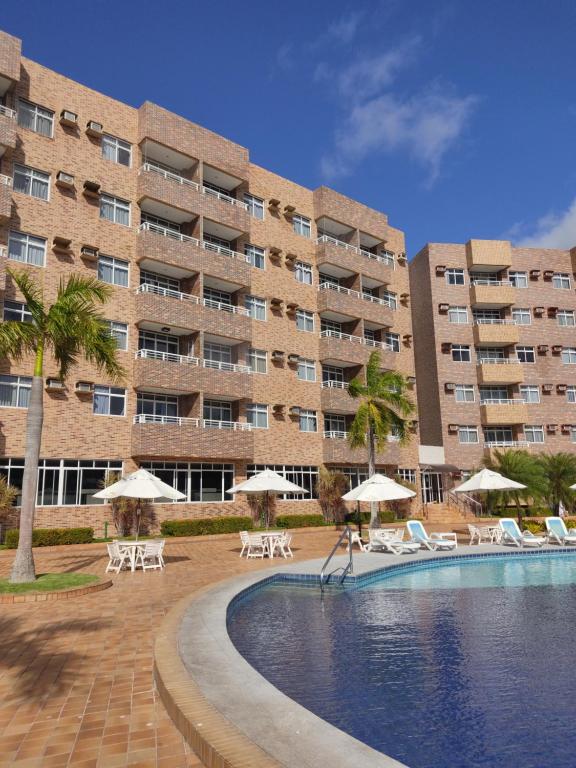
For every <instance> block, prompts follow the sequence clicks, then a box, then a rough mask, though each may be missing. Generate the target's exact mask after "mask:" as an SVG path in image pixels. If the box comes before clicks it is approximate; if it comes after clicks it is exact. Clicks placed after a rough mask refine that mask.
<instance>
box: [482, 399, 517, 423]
mask: <svg viewBox="0 0 576 768" xmlns="http://www.w3.org/2000/svg"><path fill="white" fill-rule="evenodd" d="M480 420H481V422H482V424H488V425H494V426H497V425H499V424H525V423H526V422H527V421H528V409H527V406H526V403H525V402H524V401H523V400H518V399H517V400H513V399H512V400H485V401H483V402H482V403H480Z"/></svg>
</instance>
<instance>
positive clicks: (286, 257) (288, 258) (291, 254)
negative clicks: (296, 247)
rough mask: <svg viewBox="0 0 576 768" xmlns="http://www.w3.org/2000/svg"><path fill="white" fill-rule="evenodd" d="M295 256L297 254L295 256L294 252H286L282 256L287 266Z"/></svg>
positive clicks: (294, 259) (293, 260) (292, 261)
mask: <svg viewBox="0 0 576 768" xmlns="http://www.w3.org/2000/svg"><path fill="white" fill-rule="evenodd" d="M297 258H298V256H296V254H295V253H287V254H286V256H285V257H284V261H285V262H286V264H287V265H288V266H289V267H291V266H292V265H293V264H294V262H295V261H296V259H297Z"/></svg>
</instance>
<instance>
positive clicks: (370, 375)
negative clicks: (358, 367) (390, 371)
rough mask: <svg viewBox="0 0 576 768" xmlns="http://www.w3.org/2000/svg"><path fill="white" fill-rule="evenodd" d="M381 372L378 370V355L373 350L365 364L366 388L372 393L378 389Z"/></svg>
mask: <svg viewBox="0 0 576 768" xmlns="http://www.w3.org/2000/svg"><path fill="white" fill-rule="evenodd" d="M381 375H382V371H381V370H380V353H379V352H377V351H376V350H374V352H371V353H370V357H369V358H368V362H367V363H366V386H367V388H368V389H369V390H370V391H371V392H372V391H373V390H374V388H377V387H378V382H379V380H380V376H381Z"/></svg>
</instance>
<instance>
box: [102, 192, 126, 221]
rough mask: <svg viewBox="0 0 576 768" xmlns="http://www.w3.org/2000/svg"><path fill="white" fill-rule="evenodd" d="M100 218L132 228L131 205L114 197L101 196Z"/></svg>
mask: <svg viewBox="0 0 576 768" xmlns="http://www.w3.org/2000/svg"><path fill="white" fill-rule="evenodd" d="M100 218H101V219H106V221H112V222H114V224H122V226H124V227H129V226H130V203H129V202H128V201H127V200H121V199H120V198H119V197H113V196H112V195H105V194H101V195H100Z"/></svg>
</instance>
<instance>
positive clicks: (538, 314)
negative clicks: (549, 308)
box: [534, 307, 544, 317]
mask: <svg viewBox="0 0 576 768" xmlns="http://www.w3.org/2000/svg"><path fill="white" fill-rule="evenodd" d="M543 314H544V307H534V317H542V315H543Z"/></svg>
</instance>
